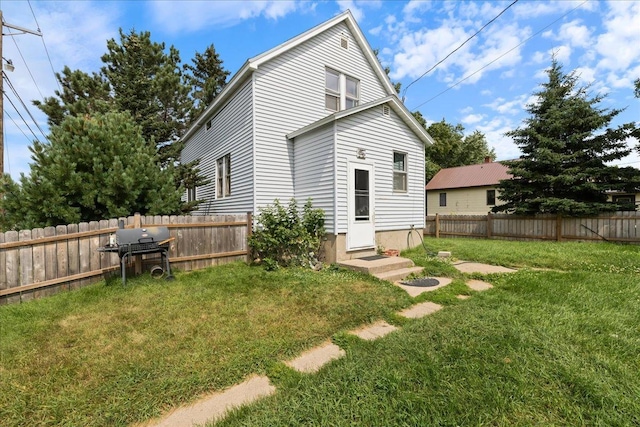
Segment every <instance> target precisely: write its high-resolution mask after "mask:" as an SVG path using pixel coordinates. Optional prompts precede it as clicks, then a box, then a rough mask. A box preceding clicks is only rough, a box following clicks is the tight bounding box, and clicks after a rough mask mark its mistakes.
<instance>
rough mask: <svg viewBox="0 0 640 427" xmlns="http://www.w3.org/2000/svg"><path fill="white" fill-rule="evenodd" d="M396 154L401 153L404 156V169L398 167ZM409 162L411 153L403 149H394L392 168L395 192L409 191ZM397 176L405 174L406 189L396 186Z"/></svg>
mask: <svg viewBox="0 0 640 427" xmlns="http://www.w3.org/2000/svg"><path fill="white" fill-rule="evenodd" d="M396 155H400V156H404V161H403V162H402V163H403V165H404V170H399V169H396ZM408 163H409V155H408V154H407V153H405V152H402V151H394V152H393V163H392V165H391V168H392V170H393V180H392V181H393V182H392V184H391V185H392V187H393V192H394V193H408V192H409V167H408ZM396 176H404V180H403V182H404V189H402V188H396Z"/></svg>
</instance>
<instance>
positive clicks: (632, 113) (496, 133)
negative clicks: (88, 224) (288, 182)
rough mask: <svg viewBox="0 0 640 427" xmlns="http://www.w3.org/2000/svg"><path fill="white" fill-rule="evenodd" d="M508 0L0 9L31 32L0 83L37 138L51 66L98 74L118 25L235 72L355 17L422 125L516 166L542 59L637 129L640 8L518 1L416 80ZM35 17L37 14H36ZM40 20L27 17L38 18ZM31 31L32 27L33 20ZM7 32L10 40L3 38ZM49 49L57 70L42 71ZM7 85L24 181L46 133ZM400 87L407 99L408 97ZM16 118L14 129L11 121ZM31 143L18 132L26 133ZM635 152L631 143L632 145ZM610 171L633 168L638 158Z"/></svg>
mask: <svg viewBox="0 0 640 427" xmlns="http://www.w3.org/2000/svg"><path fill="white" fill-rule="evenodd" d="M510 3H511V1H495V2H490V1H477V2H474V1H465V2H457V1H357V0H347V1H252V2H249V1H244V2H241V1H180V2H178V1H169V0H162V1H159V0H158V1H105V0H100V1H51V0H48V1H37V0H31V2H30V3H29V2H27V1H24V0H21V1H6V0H4V1H0V9H1V10H2V12H3V17H4V21H5V23H9V24H13V25H18V26H21V27H26V28H30V29H37V28H38V26H39V27H40V29H41V31H42V34H43V36H44V42H45V44H43V42H42V40H41V39H40V38H39V37H37V36H33V35H29V34H24V35H16V36H8V35H6V33H7V32H8V30H7V29H5V30H4V33H5V36H4V45H3V47H4V50H3V57H4V58H6V59H10V60H11V61H12V62H13V64H14V66H15V70H14V71H13V72H8V71H6V73H7V76H8V78H9V80H10V82H11V84H12V85H13V86H14V88H15V89H16V91H17V93H18V94H19V95H20V98H22V99H23V100H24V102H25V103H27V105H28V108H29V111H30V112H31V114H32V115H33V117H34V118H35V120H36V121H37V122H38V125H39V126H40V128H41V129H42V130H43V131H44V133H47V131H48V129H47V127H46V118H45V117H44V115H42V114H40V113H39V110H37V109H36V108H35V107H33V106H31V102H30V101H31V100H34V99H42V98H43V97H47V96H51V95H53V93H54V90H55V89H56V88H57V83H56V81H55V78H54V75H53V71H52V66H53V70H55V71H60V70H61V69H62V68H63V67H64V66H65V65H68V66H69V67H71V68H72V69H81V70H83V71H86V72H92V71H97V70H98V69H99V68H100V66H101V65H102V64H101V61H100V56H101V55H102V54H104V53H105V52H106V40H107V39H110V38H117V37H118V28H123V29H124V30H125V31H128V30H130V29H132V28H135V29H136V30H137V31H150V32H151V36H152V39H153V40H154V41H158V42H165V43H166V44H167V46H169V45H174V46H175V47H176V48H177V49H178V50H179V51H180V54H181V58H182V61H183V62H188V61H190V60H191V58H192V57H193V55H194V53H195V52H196V51H198V52H202V51H204V50H205V48H206V47H207V46H208V45H209V44H211V43H214V44H215V46H216V50H217V51H218V53H219V54H220V57H221V58H222V60H223V61H224V66H225V68H227V69H228V70H229V71H231V72H232V73H235V72H236V71H237V70H238V69H239V68H240V67H241V66H242V64H243V63H244V61H245V60H246V59H247V58H250V57H252V56H255V55H257V54H259V53H261V52H263V51H266V50H268V49H270V48H272V47H274V46H277V45H278V44H280V43H282V42H284V41H285V40H287V39H289V38H291V37H294V36H296V35H298V34H300V33H302V32H304V31H306V30H307V29H309V28H311V27H313V26H315V25H317V24H319V23H321V22H323V21H325V20H327V19H329V18H331V17H332V16H335V15H336V14H338V13H340V12H342V11H343V10H346V9H350V10H351V12H352V13H353V15H354V16H355V18H356V20H357V21H358V23H359V25H360V27H361V29H362V31H363V33H364V35H365V36H366V38H367V39H368V41H369V44H370V45H371V46H372V47H373V48H377V49H379V50H380V58H381V60H382V62H383V65H385V66H389V67H390V69H391V78H392V80H393V81H400V82H402V85H403V92H402V94H403V95H404V96H405V104H406V106H407V107H408V108H409V109H410V110H412V111H414V110H419V111H421V112H422V114H423V116H424V117H425V118H426V119H427V120H428V121H429V122H433V121H439V120H441V119H443V118H444V119H445V120H446V121H448V122H450V123H454V124H455V123H461V124H462V125H463V126H464V127H465V129H466V132H468V133H471V132H473V131H474V130H480V131H481V132H483V133H484V134H485V135H486V136H487V140H488V143H489V146H490V147H493V148H494V149H495V150H496V153H497V155H498V160H503V159H510V158H515V157H518V155H519V150H518V148H517V147H516V146H515V145H514V144H513V143H512V141H511V140H510V139H509V138H507V137H505V136H504V133H505V132H507V131H509V130H512V129H515V128H517V127H518V126H520V125H521V123H522V120H523V119H524V118H526V112H525V111H524V108H525V105H526V104H527V103H529V102H532V101H534V100H535V99H534V98H533V96H532V94H533V92H534V91H536V90H537V89H538V88H539V84H540V83H542V82H544V81H545V80H546V75H545V74H544V70H545V68H547V67H548V66H549V64H550V62H551V55H552V53H554V52H555V55H556V57H557V58H558V59H559V60H560V62H561V63H562V64H563V65H564V67H565V70H566V71H571V70H576V71H577V72H578V74H579V75H580V78H581V80H582V82H584V83H590V84H591V85H592V86H591V90H592V93H593V94H597V93H607V94H608V97H607V98H606V100H605V101H604V102H603V103H602V104H601V106H602V107H605V108H626V110H625V111H624V112H623V113H621V114H620V115H619V116H618V118H617V119H616V122H615V124H621V123H626V122H630V121H639V122H640V100H639V99H636V98H634V97H633V80H634V79H636V78H638V77H640V1H623V0H615V1H611V2H606V1H569V0H561V1H543V0H540V1H532V0H520V1H519V2H517V3H516V4H515V5H513V6H512V7H511V8H510V9H509V10H507V11H506V12H505V13H504V14H503V15H502V16H500V17H499V18H498V19H497V20H496V21H495V22H493V23H492V24H491V25H489V26H488V27H487V28H486V29H484V30H483V31H482V32H481V33H480V34H479V35H478V36H476V37H474V38H473V39H472V40H471V41H470V42H468V43H467V44H466V45H465V46H464V47H463V48H461V49H460V50H458V51H457V52H456V53H454V54H453V55H451V56H450V57H449V58H448V59H447V60H446V61H444V62H443V63H442V64H441V65H439V66H438V67H436V68H435V69H434V70H433V71H431V72H429V73H428V74H427V75H425V76H424V77H422V78H421V79H419V80H418V81H417V82H415V83H414V84H412V85H411V86H410V87H409V84H410V83H411V82H413V81H414V80H416V79H417V78H419V77H420V76H421V75H422V74H423V73H424V72H426V71H427V70H428V69H429V68H431V67H432V66H433V65H435V64H436V63H437V62H438V61H439V60H441V59H443V58H444V57H445V56H447V55H448V54H449V53H450V52H452V51H453V50H454V49H455V48H456V47H458V46H459V45H460V44H461V43H462V42H463V41H464V40H466V39H467V38H468V37H469V36H471V35H472V34H473V33H475V32H476V31H477V30H478V29H480V28H481V27H482V26H483V25H484V24H485V23H487V22H488V21H489V20H491V19H492V18H494V17H495V16H496V15H498V13H500V11H502V10H503V9H504V8H506V7H507V6H508V5H509V4H510ZM32 9H33V14H32ZM34 15H35V18H34ZM36 21H37V23H36ZM12 32H15V31H13V30H12ZM45 45H46V48H47V50H48V52H49V56H50V58H51V62H52V65H51V64H49V60H48V59H47V53H46V51H45ZM7 86H8V85H7V83H5V92H6V93H7V96H8V98H9V99H10V100H11V101H12V102H13V103H14V104H15V105H16V107H17V109H14V107H13V106H12V105H11V103H10V102H8V101H7V99H6V98H5V117H4V119H5V171H6V172H8V173H11V175H12V176H13V177H14V178H18V177H19V175H20V173H21V172H24V173H28V171H29V167H28V162H29V161H30V153H29V151H28V146H29V145H30V144H31V142H32V140H33V139H34V137H33V136H32V135H31V132H30V131H29V130H28V129H27V128H26V127H25V125H24V124H22V120H20V115H22V116H23V117H25V119H26V120H27V122H28V123H29V125H30V127H31V129H32V130H33V131H34V133H35V135H36V136H37V137H38V138H43V137H42V134H41V133H40V131H39V130H38V128H37V127H36V125H35V124H34V123H33V121H32V120H31V118H30V117H29V115H28V113H27V112H26V111H25V110H24V108H22V107H21V106H20V104H19V100H18V99H17V97H16V96H15V95H14V94H13V93H12V92H11V91H10V89H9V88H8V87H7ZM407 87H408V90H407V91H406V93H404V88H407ZM14 122H15V123H16V124H17V125H16V124H14ZM23 132H24V133H25V134H26V136H25V135H24V134H23ZM628 143H629V145H630V146H635V145H637V143H638V142H637V141H635V140H630V141H628ZM619 164H624V165H630V166H635V167H640V157H639V156H638V154H637V152H634V154H633V155H631V156H629V157H627V158H625V159H623V160H622V161H620V162H619Z"/></svg>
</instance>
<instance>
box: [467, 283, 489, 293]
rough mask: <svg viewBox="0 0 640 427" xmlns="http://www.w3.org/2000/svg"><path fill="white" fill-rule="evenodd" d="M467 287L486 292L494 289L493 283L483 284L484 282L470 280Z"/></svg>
mask: <svg viewBox="0 0 640 427" xmlns="http://www.w3.org/2000/svg"><path fill="white" fill-rule="evenodd" d="M467 286H468V287H470V288H471V289H473V290H474V291H486V290H487V289H491V288H493V285H492V284H491V283H487V282H483V281H482V280H469V281H468V282H467Z"/></svg>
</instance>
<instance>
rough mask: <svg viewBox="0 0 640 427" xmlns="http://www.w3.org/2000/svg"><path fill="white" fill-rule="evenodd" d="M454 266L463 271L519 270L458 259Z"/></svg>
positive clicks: (482, 272) (511, 271)
mask: <svg viewBox="0 0 640 427" xmlns="http://www.w3.org/2000/svg"><path fill="white" fill-rule="evenodd" d="M453 266H454V267H455V268H456V269H457V270H458V271H460V272H462V273H481V274H489V273H515V272H517V271H518V270H514V269H513V268H507V267H501V266H499V265H489V264H481V263H479V262H467V261H458V262H456V263H455V264H453Z"/></svg>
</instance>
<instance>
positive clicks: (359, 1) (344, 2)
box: [336, 0, 382, 23]
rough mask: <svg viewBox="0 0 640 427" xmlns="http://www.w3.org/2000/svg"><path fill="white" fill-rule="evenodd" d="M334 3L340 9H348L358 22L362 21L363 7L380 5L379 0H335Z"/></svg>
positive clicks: (363, 16)
mask: <svg viewBox="0 0 640 427" xmlns="http://www.w3.org/2000/svg"><path fill="white" fill-rule="evenodd" d="M336 3H337V4H338V6H339V7H340V10H342V11H345V10H347V9H349V10H350V11H351V14H352V15H353V17H354V18H355V19H356V21H357V22H358V23H361V22H363V21H364V18H365V13H364V8H365V7H369V8H376V9H377V8H379V7H380V6H382V1H381V0H336Z"/></svg>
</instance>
